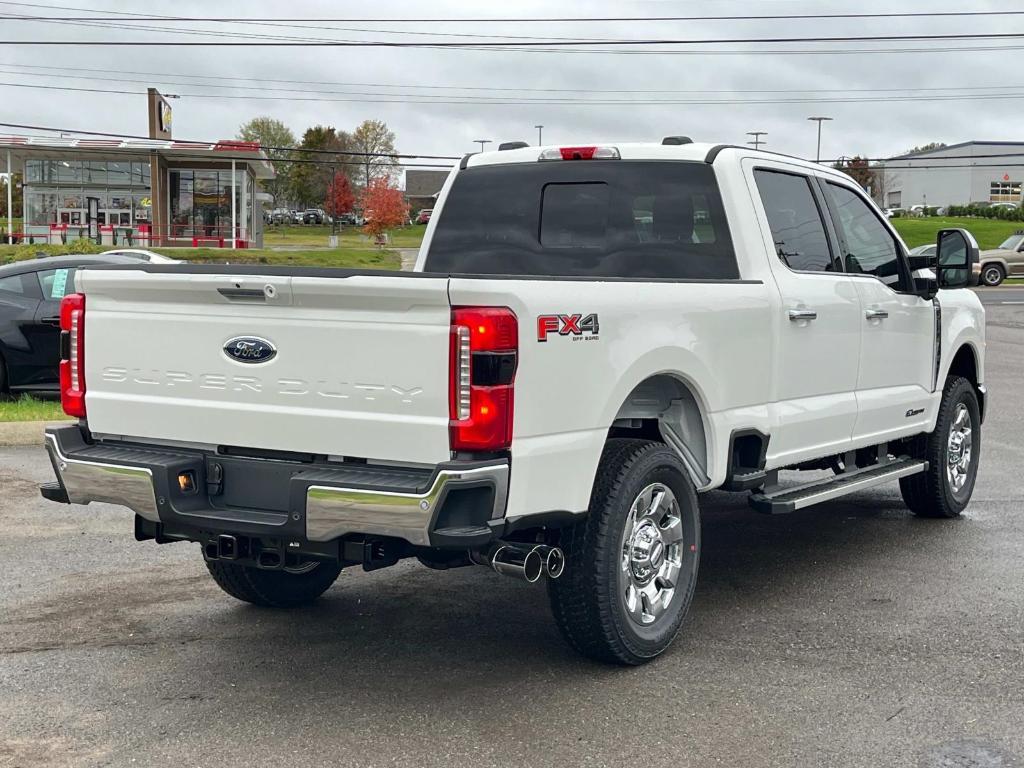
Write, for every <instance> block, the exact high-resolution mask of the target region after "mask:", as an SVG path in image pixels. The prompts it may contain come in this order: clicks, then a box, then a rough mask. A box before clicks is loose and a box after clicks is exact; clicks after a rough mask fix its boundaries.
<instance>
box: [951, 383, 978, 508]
mask: <svg viewBox="0 0 1024 768" xmlns="http://www.w3.org/2000/svg"><path fill="white" fill-rule="evenodd" d="M971 432H972V430H971V414H970V412H969V411H968V410H967V406H966V405H964V404H963V403H957V406H956V410H955V411H954V412H953V423H952V424H951V425H950V427H949V440H948V441H947V443H946V479H947V480H948V481H949V487H950V489H951V490H952V491H953V493H959V492H960V491H962V490H963V488H964V485H966V484H967V478H968V476H969V474H970V469H971V454H972V447H973V445H974V439H973V437H972V436H971Z"/></svg>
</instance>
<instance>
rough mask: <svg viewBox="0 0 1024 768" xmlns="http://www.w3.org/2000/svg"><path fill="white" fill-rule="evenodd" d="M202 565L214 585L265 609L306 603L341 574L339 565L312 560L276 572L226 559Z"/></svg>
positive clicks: (318, 595)
mask: <svg viewBox="0 0 1024 768" xmlns="http://www.w3.org/2000/svg"><path fill="white" fill-rule="evenodd" d="M206 567H207V568H208V569H209V571H210V575H211V576H213V580H214V581H215V582H217V586H218V587H220V588H221V589H223V590H224V591H225V592H227V593H228V594H229V595H231V596H232V597H234V598H237V599H238V600H243V601H245V602H247V603H252V604H253V605H263V606H267V607H269V608H294V607H296V606H299V605H307V604H308V603H311V602H313V601H314V600H316V599H317V598H318V597H320V595H322V594H323V593H324V592H326V591H327V590H328V588H329V587H330V586H331V585H332V584H333V583H334V582H335V580H336V579H337V578H338V574H339V573H341V565H339V564H337V563H326V562H320V561H315V560H311V561H309V562H307V563H305V564H304V565H302V566H300V567H298V568H293V569H288V570H280V571H268V570H263V569H261V568H256V567H255V566H249V565H240V564H238V563H232V562H230V561H226V560H207V561H206Z"/></svg>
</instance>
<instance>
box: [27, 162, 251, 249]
mask: <svg viewBox="0 0 1024 768" xmlns="http://www.w3.org/2000/svg"><path fill="white" fill-rule="evenodd" d="M167 174H168V175H167V179H166V181H167V185H168V186H167V189H168V198H167V200H166V202H165V203H163V205H165V206H166V208H163V210H162V212H163V213H165V214H169V218H168V219H167V220H166V222H161V225H160V227H159V230H160V231H159V232H157V231H155V230H154V231H153V236H154V237H158V238H161V239H173V240H191V239H192V238H203V237H207V238H217V239H221V238H223V239H224V240H225V241H226V242H228V243H230V241H231V208H232V200H231V196H232V195H231V189H232V183H231V170H230V167H229V168H226V169H225V168H215V169H209V168H203V169H200V168H193V169H189V168H171V169H169V170H168V172H167ZM24 180H25V181H24V190H23V191H24V201H25V202H24V225H25V229H26V231H28V232H35V233H39V234H44V233H48V232H49V229H50V225H52V224H67V225H68V227H69V230H70V231H69V232H68V234H67V236H68V237H69V238H74V237H80V236H85V235H86V233H87V230H88V228H89V223H90V222H89V217H88V212H89V209H90V205H91V204H94V205H95V209H96V211H97V216H96V219H97V220H96V223H97V224H98V225H99V226H111V225H112V226H115V227H117V228H119V230H120V232H115V242H118V240H117V238H127V239H128V241H130V240H131V238H132V237H134V236H137V235H138V232H137V229H138V227H139V225H140V224H152V223H153V222H154V215H153V210H152V199H153V194H152V179H151V178H150V163H149V161H148V160H143V159H128V160H70V159H68V160H64V159H38V160H37V159H26V160H25V161H24ZM234 204H235V215H236V223H237V237H238V238H239V239H240V240H242V241H245V242H250V241H253V240H255V241H257V242H258V241H259V239H260V236H261V234H262V233H261V230H262V226H261V225H262V221H260V222H259V225H260V226H257V222H256V219H255V218H254V217H255V216H258V215H259V207H258V206H257V205H256V185H255V179H254V177H253V174H252V173H251V172H250V170H249V168H248V167H247V166H246V164H245V163H240V164H239V166H238V167H237V169H236V171H235V190H234ZM159 218H160V219H163V218H164V217H163V216H161V217H159ZM76 229H77V230H78V231H77V232H76V231H75V230H76ZM125 230H136V231H135V232H131V231H125ZM93 236H95V235H93Z"/></svg>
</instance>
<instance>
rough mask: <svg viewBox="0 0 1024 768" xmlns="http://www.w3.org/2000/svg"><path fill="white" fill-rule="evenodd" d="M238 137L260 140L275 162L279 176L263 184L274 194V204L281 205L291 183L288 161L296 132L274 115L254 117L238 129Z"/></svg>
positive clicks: (290, 164) (290, 170) (245, 139)
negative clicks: (273, 116)
mask: <svg viewBox="0 0 1024 768" xmlns="http://www.w3.org/2000/svg"><path fill="white" fill-rule="evenodd" d="M238 138H239V139H241V140H242V141H258V142H259V143H260V146H262V147H263V148H264V152H266V153H267V157H269V158H270V160H271V162H273V163H274V170H275V171H276V172H277V177H276V178H274V179H271V180H269V181H264V182H261V184H262V186H263V188H264V189H265V190H266V191H267V192H269V193H270V194H271V195H273V196H274V204H275V205H280V204H281V203H282V201H283V200H282V198H284V197H285V196H286V195H287V194H288V189H289V185H290V176H291V172H292V163H289V162H286V161H287V160H290V159H291V156H292V151H291V150H292V148H293V147H294V146H295V134H294V133H292V132H291V129H290V128H289V127H288V126H287V125H285V124H284V123H282V122H281V121H280V120H275V119H274V118H272V117H254V118H253V119H252V120H249V121H248V122H247V123H243V124H242V126H241V127H240V128H239V129H238Z"/></svg>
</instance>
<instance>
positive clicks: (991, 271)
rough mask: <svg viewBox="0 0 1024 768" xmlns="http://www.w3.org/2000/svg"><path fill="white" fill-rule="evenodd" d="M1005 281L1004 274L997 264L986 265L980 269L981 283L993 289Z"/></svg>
mask: <svg viewBox="0 0 1024 768" xmlns="http://www.w3.org/2000/svg"><path fill="white" fill-rule="evenodd" d="M1005 279H1006V272H1005V271H1004V270H1003V268H1002V266H1001V265H999V264H986V265H985V266H984V267H982V268H981V282H982V284H983V285H987V286H989V287H990V288H994V287H995V286H997V285H999V284H1000V283H1001V282H1003V280H1005Z"/></svg>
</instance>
